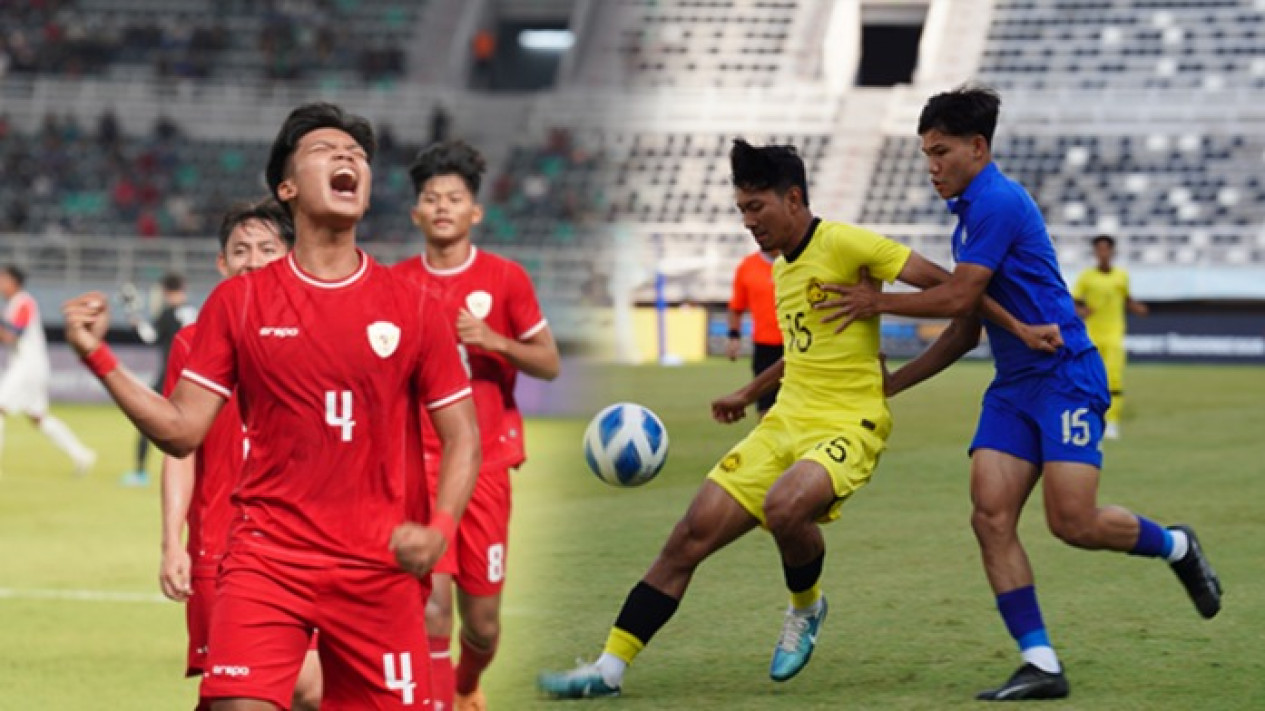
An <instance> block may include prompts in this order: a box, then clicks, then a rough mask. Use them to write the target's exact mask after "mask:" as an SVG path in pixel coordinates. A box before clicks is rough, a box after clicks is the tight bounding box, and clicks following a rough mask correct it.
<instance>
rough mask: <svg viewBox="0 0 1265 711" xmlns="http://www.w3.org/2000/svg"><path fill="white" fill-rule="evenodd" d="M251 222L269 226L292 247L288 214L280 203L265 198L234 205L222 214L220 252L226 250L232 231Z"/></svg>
mask: <svg viewBox="0 0 1265 711" xmlns="http://www.w3.org/2000/svg"><path fill="white" fill-rule="evenodd" d="M252 220H258V221H259V222H263V223H265V224H268V225H271V226H272V228H273V229H275V230H276V231H277V235H278V236H280V237H281V241H282V242H285V243H286V246H287V247H291V246H294V222H293V221H291V220H290V214H289V213H287V212H286V211H285V208H284V207H282V206H281V203H279V202H277V201H276V200H275V199H273V198H271V197H266V198H264V199H262V200H259V201H257V202H239V203H236V204H234V205H233V206H232V207H230V208H229V209H228V212H226V213H224V219H222V220H220V234H219V237H220V251H221V252H223V251H224V250H226V249H228V237H229V235H231V234H233V230H235V229H237V228H238V227H240V226H241V225H243V224H245V223H247V222H250V221H252Z"/></svg>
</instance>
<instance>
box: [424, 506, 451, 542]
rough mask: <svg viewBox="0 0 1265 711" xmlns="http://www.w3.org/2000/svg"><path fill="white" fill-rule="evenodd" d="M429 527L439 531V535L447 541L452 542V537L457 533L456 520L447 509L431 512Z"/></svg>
mask: <svg viewBox="0 0 1265 711" xmlns="http://www.w3.org/2000/svg"><path fill="white" fill-rule="evenodd" d="M430 527H431V528H433V529H435V530H436V531H439V535H441V536H443V537H444V540H445V541H448V542H449V543H452V539H453V538H454V537H455V536H456V535H457V521H456V519H454V518H453V517H452V514H450V513H448V512H447V511H436V512H435V513H434V514H432V515H431V517H430Z"/></svg>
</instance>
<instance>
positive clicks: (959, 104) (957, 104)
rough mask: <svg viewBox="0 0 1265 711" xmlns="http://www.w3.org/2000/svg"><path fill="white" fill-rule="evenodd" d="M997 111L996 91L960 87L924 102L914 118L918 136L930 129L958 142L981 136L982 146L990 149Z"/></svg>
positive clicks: (999, 104) (997, 97) (985, 88)
mask: <svg viewBox="0 0 1265 711" xmlns="http://www.w3.org/2000/svg"><path fill="white" fill-rule="evenodd" d="M1000 111H1001V95H1000V94H998V93H997V91H996V90H994V89H992V88H989V87H986V86H972V85H969V84H968V85H964V86H960V87H958V88H956V89H954V90H952V91H946V92H944V93H942V94H936V95H935V96H933V97H931V98H930V99H927V104H926V106H923V107H922V114H921V115H920V116H919V117H918V135H919V136H921V135H922V134H924V133H926V132H927V131H931V130H933V129H934V130H937V131H941V132H943V133H947V134H948V135H950V136H957V137H959V138H970V137H971V136H983V137H984V142H985V143H987V144H988V145H989V146H992V145H993V133H994V132H995V131H996V130H997V114H998V113H999V112H1000Z"/></svg>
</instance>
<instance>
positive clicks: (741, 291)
mask: <svg viewBox="0 0 1265 711" xmlns="http://www.w3.org/2000/svg"><path fill="white" fill-rule="evenodd" d="M777 256H778V253H777V251H776V250H773V251H769V252H752V253H751V254H749V255H747V257H746V258H745V259H743V260H742V262H740V263H739V264H738V269H737V270H736V271H735V272H734V291H733V296H732V297H730V299H729V341H728V342H727V343H726V344H725V354H726V355H728V356H729V360H737V359H738V349H739V347H740V346H741V345H742V331H741V328H742V314H743V312H745V311H750V312H751V322H752V325H753V326H754V328H753V329H752V334H751V340H752V345H753V346H754V348H753V349H752V353H751V370H752V371H753V372H754V373H755V374H756V375H759V374H760V373H762V372H764V371H765V370H766V369H767V368H768V367H769V366H771V365H773V364H774V363H776V362H777V361H778V359H779V358H781V357H782V330H781V329H780V328H778V324H777V305H776V300H775V298H774V294H773V260H775V259H777ZM776 401H777V388H774V389H773V390H772V391H770V392H768V393H766V394H765V395H763V396H761V397H760V400H759V401H758V402H757V403H756V410H757V411H758V412H759V413H760V415H761V416H763V415H764V413H766V412H768V411H769V408H770V407H773V403H774V402H776Z"/></svg>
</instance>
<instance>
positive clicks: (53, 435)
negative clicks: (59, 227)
mask: <svg viewBox="0 0 1265 711" xmlns="http://www.w3.org/2000/svg"><path fill="white" fill-rule="evenodd" d="M25 285H26V272H23V271H22V270H21V269H19V268H18V267H16V266H14V265H12V264H6V265H4V266H3V267H0V297H3V298H4V300H5V302H6V305H5V309H4V320H3V321H0V343H3V344H4V345H7V346H9V347H10V348H11V349H12V350H11V351H10V353H9V364H8V366H7V367H6V368H5V371H4V375H3V376H0V452H3V451H4V421H5V419H7V418H8V416H9V415H10V414H12V413H15V412H20V413H22V414H24V415H26V416H27V417H29V418H31V422H33V423H35V426H36V427H38V428H39V429H40V432H43V433H44V435H45V436H46V437H48V438H49V439H50V440H52V441H53V444H55V445H57V448H58V449H60V450H61V451H63V452H65V453H66V455H67V456H69V457H70V460H71V461H72V462H74V465H75V473H76V474H86V473H87V472H88V470H89V469H91V468H92V465H93V463H94V462H96V461H97V455H96V454H95V453H94V452H93V451H92V450H90V449H88V448H87V447H85V446H84V445H83V443H82V442H80V441H79V438H78V437H76V436H75V433H74V432H71V431H70V428H69V427H67V426H66V423H65V422H62V421H61V420H59V419H57V418H56V417H54V416H53V415H52V414H51V413H49V411H48V377H49V371H50V370H51V368H50V366H49V362H48V345H47V344H46V342H45V341H44V322H43V321H41V320H40V307H39V304H37V303H36V302H35V297H33V296H31V295H30V293H28V292H27V291H26V289H25V288H24V286H25Z"/></svg>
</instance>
